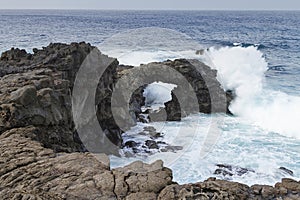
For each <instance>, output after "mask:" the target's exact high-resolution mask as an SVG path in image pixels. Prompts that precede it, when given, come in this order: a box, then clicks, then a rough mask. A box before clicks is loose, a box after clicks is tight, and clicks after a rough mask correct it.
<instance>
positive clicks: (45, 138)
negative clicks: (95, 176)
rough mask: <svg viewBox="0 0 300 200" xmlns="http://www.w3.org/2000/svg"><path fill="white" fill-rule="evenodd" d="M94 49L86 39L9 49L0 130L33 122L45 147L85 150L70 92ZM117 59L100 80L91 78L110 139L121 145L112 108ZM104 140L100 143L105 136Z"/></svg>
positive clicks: (1, 68)
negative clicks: (30, 47)
mask: <svg viewBox="0 0 300 200" xmlns="http://www.w3.org/2000/svg"><path fill="white" fill-rule="evenodd" d="M93 49H94V47H92V46H91V45H89V44H86V43H79V44H78V43H72V44H71V45H66V44H50V45H49V46H48V47H44V48H43V49H42V50H37V49H34V54H28V53H26V52H25V51H24V50H19V49H12V50H10V51H7V52H4V53H3V54H2V56H1V59H0V78H1V79H0V134H1V133H2V132H4V131H6V130H10V129H12V128H18V127H26V126H29V125H33V126H35V127H36V128H38V129H39V130H40V132H39V134H38V136H37V139H38V140H39V141H41V142H42V143H43V144H44V145H45V146H46V147H50V148H52V149H54V150H55V151H65V152H73V151H83V150H85V147H84V146H83V145H82V144H81V142H80V140H78V137H77V134H76V130H75V128H74V123H73V120H72V119H73V118H72V112H71V111H72V109H71V95H72V93H71V92H72V89H73V84H74V80H75V78H76V73H77V71H78V70H79V68H80V66H81V64H82V62H83V61H84V59H85V58H86V56H87V55H88V54H89V53H90V52H91V51H92V50H93ZM112 60H113V61H112V63H111V65H110V66H109V67H108V68H107V70H106V71H105V72H104V74H103V76H102V77H101V78H100V80H90V81H91V82H93V81H97V82H98V81H99V84H98V87H97V93H96V100H95V102H96V106H97V116H98V121H99V123H100V125H101V127H102V128H103V131H105V132H107V137H108V138H111V140H112V142H113V143H115V144H116V145H119V146H120V145H121V132H122V131H121V130H120V129H119V127H118V126H117V125H116V124H115V123H114V120H113V115H112V113H111V110H110V107H111V106H110V96H111V94H112V91H111V90H110V88H112V87H113V84H114V82H115V81H116V79H117V71H116V69H117V67H118V61H117V60H116V59H112ZM88 83H89V82H88V81H87V82H85V83H83V84H88ZM87 86H88V85H87ZM83 92H84V91H83ZM99 141H100V144H101V141H102V140H101V138H100V140H99ZM98 144H99V143H98ZM101 145H103V146H104V145H106V144H105V143H104V142H103V144H101ZM103 149H105V148H103ZM107 149H108V150H111V148H107ZM106 153H116V150H115V151H114V152H110V151H108V152H106Z"/></svg>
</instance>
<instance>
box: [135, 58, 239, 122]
mask: <svg viewBox="0 0 300 200" xmlns="http://www.w3.org/2000/svg"><path fill="white" fill-rule="evenodd" d="M141 67H143V68H149V69H151V68H153V71H151V72H149V73H150V74H149V76H155V77H157V80H158V81H162V82H167V83H171V84H175V85H177V87H176V88H175V89H174V90H172V93H171V96H172V100H171V101H169V102H166V103H165V108H162V109H161V110H160V111H159V112H150V114H149V118H150V121H179V120H180V119H181V118H182V117H186V116H188V115H189V114H192V113H198V112H201V113H218V112H221V113H228V114H231V113H230V111H229V104H230V102H231V101H232V100H233V98H234V94H233V92H232V91H224V90H223V88H222V87H221V84H220V83H219V81H218V80H217V71H216V70H213V69H211V68H210V67H209V66H207V65H205V64H204V63H202V62H200V61H198V60H187V59H177V60H174V61H165V62H160V63H157V62H156V63H150V64H147V65H142V66H141ZM157 68H160V69H163V68H170V69H173V71H171V72H165V73H161V74H160V73H159V72H156V71H155V69H157ZM151 73H152V74H151ZM148 112H149V111H148Z"/></svg>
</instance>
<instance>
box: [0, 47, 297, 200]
mask: <svg viewBox="0 0 300 200" xmlns="http://www.w3.org/2000/svg"><path fill="white" fill-rule="evenodd" d="M93 49H94V47H92V46H90V45H89V44H86V43H79V44H78V43H73V44H71V45H65V44H51V45H49V46H48V47H46V48H43V49H42V50H36V49H35V50H34V52H35V54H28V53H26V52H25V51H24V50H19V49H12V50H11V51H8V52H5V53H3V54H2V56H1V59H0V154H1V156H0V199H16V200H17V199H18V200H19V199H21V200H25V199H27V200H34V199H47V200H48V199H103V200H108V199H125V200H140V199H148V200H155V199H162V200H170V199H299V198H300V182H297V181H295V180H292V179H283V180H282V182H281V183H277V184H276V185H275V187H271V186H263V185H254V186H251V187H249V186H246V185H243V184H239V183H234V182H228V181H223V180H215V179H213V178H211V179H209V180H207V181H205V182H202V183H195V184H187V185H178V184H176V183H174V182H172V172H171V170H170V169H168V168H166V167H163V163H162V161H156V162H154V163H152V164H144V163H142V162H135V163H132V164H130V165H128V166H126V167H123V168H118V169H112V170H111V169H110V167H109V159H108V157H107V156H106V155H105V154H95V153H94V154H92V153H88V152H84V151H85V147H84V146H83V144H82V143H81V140H80V139H79V138H78V135H77V133H76V130H75V128H74V123H73V120H72V119H73V118H72V113H71V99H70V98H71V97H70V96H71V91H72V88H73V83H74V80H75V75H76V72H77V71H78V69H79V67H80V65H81V63H82V62H83V60H84V59H85V57H86V56H87V55H88V54H89V52H91V51H92V50H93ZM117 67H118V62H117V61H116V60H114V61H113V62H112V63H111V65H110V66H109V70H107V71H106V72H105V73H104V75H103V77H102V78H101V79H100V81H99V85H98V87H97V90H98V93H97V95H96V102H97V103H98V104H97V106H98V109H97V112H98V113H97V114H98V120H99V122H100V124H102V125H103V126H104V127H105V129H106V130H107V131H108V134H109V135H111V138H115V137H116V138H119V139H116V140H115V141H114V142H116V143H118V142H120V140H121V139H120V134H121V130H119V129H118V127H117V126H116V124H115V123H114V121H113V120H112V119H113V118H112V114H111V111H110V110H109V109H108V110H107V106H109V103H110V100H109V97H110V96H111V91H110V90H109V88H111V87H112V86H113V85H114V83H115V81H116V79H117V77H118V76H119V75H120V74H117ZM137 93H138V94H140V91H139V92H137ZM138 94H137V95H138ZM142 101H143V98H142V97H141V96H140V97H139V99H138V100H137V101H136V104H138V105H140V104H142V103H141V102H142ZM132 102H133V100H132ZM134 107H135V106H133V107H132V108H134ZM137 108H138V106H137ZM135 112H136V111H134V110H133V113H134V114H135ZM102 114H103V115H104V116H102ZM98 142H100V145H106V144H104V143H103V144H101V140H100V141H98ZM107 153H113V152H107Z"/></svg>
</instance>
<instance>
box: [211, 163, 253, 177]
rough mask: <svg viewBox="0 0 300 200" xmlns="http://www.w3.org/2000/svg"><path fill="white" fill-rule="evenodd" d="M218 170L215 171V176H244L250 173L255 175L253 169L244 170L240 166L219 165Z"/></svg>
mask: <svg viewBox="0 0 300 200" xmlns="http://www.w3.org/2000/svg"><path fill="white" fill-rule="evenodd" d="M216 167H217V169H216V170H215V172H214V174H216V175H222V176H224V177H226V176H234V175H236V176H243V175H245V174H248V173H255V171H254V170H253V169H249V168H243V167H239V166H232V165H226V164H217V165H216Z"/></svg>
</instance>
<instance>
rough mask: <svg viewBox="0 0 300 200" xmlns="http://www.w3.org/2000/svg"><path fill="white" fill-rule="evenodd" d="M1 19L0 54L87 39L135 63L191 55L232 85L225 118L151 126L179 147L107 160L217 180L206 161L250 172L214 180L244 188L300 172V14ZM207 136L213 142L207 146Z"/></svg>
mask: <svg viewBox="0 0 300 200" xmlns="http://www.w3.org/2000/svg"><path fill="white" fill-rule="evenodd" d="M0 17H1V20H0V27H1V29H0V52H3V51H5V50H8V49H10V48H11V47H19V48H24V49H26V50H27V51H29V52H31V51H32V48H41V47H42V46H47V45H48V44H49V43H50V42H67V43H69V42H80V41H86V42H89V43H91V44H92V45H95V46H97V47H99V49H100V50H101V51H103V53H106V54H108V55H110V56H113V57H116V58H118V59H119V61H120V62H121V63H122V64H130V65H134V66H137V67H138V66H139V65H140V64H141V63H148V62H151V61H164V60H166V59H175V58H181V57H185V58H194V59H199V60H201V61H203V62H205V63H206V64H208V65H209V66H211V67H212V68H214V69H217V70H218V80H219V81H220V82H221V84H222V86H223V87H224V88H225V89H231V90H235V92H236V94H237V97H236V99H235V101H234V102H233V103H232V104H231V106H230V110H231V111H232V113H233V114H234V116H227V115H224V114H214V115H205V114H196V115H192V116H189V117H187V118H185V119H183V120H182V122H164V123H163V122H160V123H151V124H150V125H151V126H154V127H155V128H156V129H157V130H158V131H160V132H162V133H164V137H163V138H162V140H163V141H165V142H168V143H170V144H172V145H180V146H183V147H184V148H183V150H182V151H178V152H177V153H170V152H169V153H166V152H165V153H163V152H157V153H154V154H152V155H151V156H149V155H146V154H145V155H139V156H136V157H135V158H126V157H122V158H117V157H111V165H112V167H118V166H122V165H125V164H127V163H129V162H132V161H134V160H143V161H146V162H152V161H154V160H157V159H162V160H164V162H165V165H166V166H168V167H170V168H171V169H172V170H173V173H174V180H175V181H177V182H179V183H190V182H197V181H203V180H205V179H206V178H208V177H211V176H216V175H214V174H213V173H214V170H215V169H216V167H215V164H230V165H234V166H240V167H247V168H250V169H253V170H255V173H251V172H250V173H248V174H245V175H243V176H236V175H234V176H232V177H221V176H217V177H218V178H225V179H229V180H234V181H240V182H243V183H246V184H254V183H260V184H271V185H273V184H274V183H276V182H277V181H280V179H281V178H283V177H292V178H295V179H299V178H300V123H299V120H300V54H299V50H300V23H299V22H300V12H296V11H289V12H285V11H63V10H61V11H55V10H51V11H50V10H26V11H24V10H23V11H22V10H18V11H16V10H0ZM199 49H208V50H207V51H205V53H204V54H203V55H201V56H200V55H196V54H195V51H196V50H199ZM162 82H163V81H162ZM170 88H173V86H170V85H168V84H166V83H164V84H163V83H154V84H153V85H151V86H150V87H149V88H147V90H146V93H145V96H146V98H147V99H148V100H149V101H150V100H151V102H155V103H154V104H155V105H154V104H153V106H157V105H161V104H163V102H164V101H166V100H168V99H169V98H170V94H169V91H170ZM145 126H148V125H147V124H141V123H140V124H138V125H137V126H136V127H133V128H132V129H131V130H130V131H128V132H126V133H125V134H124V139H125V140H129V139H130V140H136V141H139V140H141V139H142V138H139V136H137V133H138V132H140V131H141V130H142V129H143V127H145ZM211 134H212V135H214V134H215V137H214V140H213V141H211V142H210V143H209V145H207V144H205V141H207V140H206V138H207V137H208V136H209V135H211ZM207 146H209V148H207ZM124 151H126V150H124ZM203 152H204V154H203ZM279 167H286V168H288V169H290V170H292V171H293V172H294V175H293V176H290V175H288V174H285V173H283V172H282V171H280V170H279V169H278V168H279Z"/></svg>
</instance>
